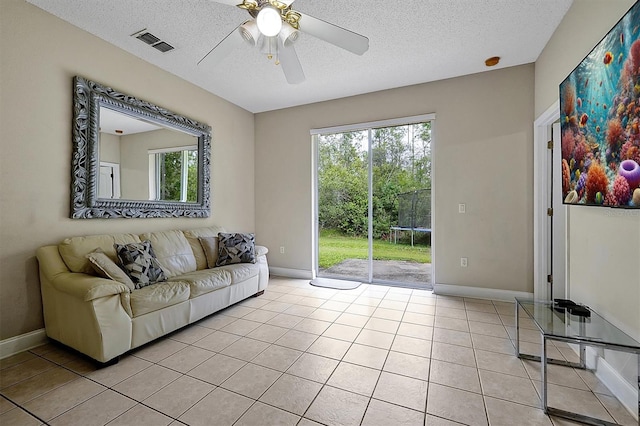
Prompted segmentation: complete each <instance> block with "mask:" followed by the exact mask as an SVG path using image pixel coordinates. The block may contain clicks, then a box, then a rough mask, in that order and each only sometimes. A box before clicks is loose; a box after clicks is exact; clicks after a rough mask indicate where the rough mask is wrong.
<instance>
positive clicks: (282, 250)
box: [280, 246, 284, 254]
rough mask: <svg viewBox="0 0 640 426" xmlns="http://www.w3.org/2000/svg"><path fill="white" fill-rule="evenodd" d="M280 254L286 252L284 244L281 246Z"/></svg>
mask: <svg viewBox="0 0 640 426" xmlns="http://www.w3.org/2000/svg"><path fill="white" fill-rule="evenodd" d="M280 254H284V246H280Z"/></svg>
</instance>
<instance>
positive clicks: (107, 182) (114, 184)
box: [98, 162, 120, 198]
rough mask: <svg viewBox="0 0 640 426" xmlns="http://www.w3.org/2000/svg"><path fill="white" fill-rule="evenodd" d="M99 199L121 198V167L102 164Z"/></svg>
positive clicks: (99, 179) (113, 164) (114, 164)
mask: <svg viewBox="0 0 640 426" xmlns="http://www.w3.org/2000/svg"><path fill="white" fill-rule="evenodd" d="M98 198H120V165H119V164H116V163H106V162H101V163H100V177H99V178H98Z"/></svg>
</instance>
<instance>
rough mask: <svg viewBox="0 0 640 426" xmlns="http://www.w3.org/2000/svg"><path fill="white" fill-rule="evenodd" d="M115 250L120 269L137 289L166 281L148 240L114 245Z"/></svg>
mask: <svg viewBox="0 0 640 426" xmlns="http://www.w3.org/2000/svg"><path fill="white" fill-rule="evenodd" d="M115 249H116V254H117V255H118V260H119V261H120V265H121V266H122V269H124V271H125V272H126V273H127V275H129V277H130V278H131V281H133V283H134V284H135V286H136V288H137V289H140V288H142V287H146V286H148V285H150V284H154V283H157V282H159V281H164V280H166V279H167V277H166V276H165V274H164V272H163V271H162V268H161V267H160V264H159V263H158V260H157V259H156V255H155V253H154V251H153V247H152V246H151V243H150V242H149V240H144V241H143V242H141V243H130V244H115Z"/></svg>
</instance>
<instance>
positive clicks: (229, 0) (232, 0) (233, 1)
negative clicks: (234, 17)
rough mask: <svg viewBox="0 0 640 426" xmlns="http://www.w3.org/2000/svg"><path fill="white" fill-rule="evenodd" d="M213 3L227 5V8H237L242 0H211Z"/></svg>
mask: <svg viewBox="0 0 640 426" xmlns="http://www.w3.org/2000/svg"><path fill="white" fill-rule="evenodd" d="M211 1H212V2H214V3H220V4H227V5H229V6H237V5H239V4H241V3H242V0H211Z"/></svg>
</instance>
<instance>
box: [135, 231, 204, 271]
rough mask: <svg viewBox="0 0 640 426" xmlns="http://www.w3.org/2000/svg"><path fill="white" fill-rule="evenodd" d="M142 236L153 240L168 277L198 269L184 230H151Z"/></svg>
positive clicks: (144, 238) (154, 249) (155, 250)
mask: <svg viewBox="0 0 640 426" xmlns="http://www.w3.org/2000/svg"><path fill="white" fill-rule="evenodd" d="M140 238H141V239H143V240H149V241H151V245H152V246H153V251H154V252H155V253H156V257H157V258H158V262H160V265H161V266H162V269H164V272H165V274H166V275H167V278H172V277H175V276H177V275H182V274H185V273H187V272H192V271H195V270H196V259H195V257H194V256H193V251H192V250H191V246H190V245H189V242H188V241H187V238H186V237H185V236H184V234H183V233H182V231H162V232H151V233H146V234H142V235H141V236H140Z"/></svg>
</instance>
